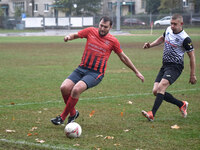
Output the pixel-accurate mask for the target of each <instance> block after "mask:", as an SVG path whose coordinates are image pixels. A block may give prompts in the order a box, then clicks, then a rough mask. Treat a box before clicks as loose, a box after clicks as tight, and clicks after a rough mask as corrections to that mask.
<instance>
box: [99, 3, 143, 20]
mask: <svg viewBox="0 0 200 150" xmlns="http://www.w3.org/2000/svg"><path fill="white" fill-rule="evenodd" d="M145 6H146V3H145V0H121V1H120V14H121V16H130V15H135V14H140V13H145ZM116 7H117V0H103V8H102V9H103V14H106V15H111V14H112V15H113V14H114V15H115V14H116Z"/></svg>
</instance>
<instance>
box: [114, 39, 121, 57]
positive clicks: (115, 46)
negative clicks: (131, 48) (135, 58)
mask: <svg viewBox="0 0 200 150" xmlns="http://www.w3.org/2000/svg"><path fill="white" fill-rule="evenodd" d="M113 50H114V52H115V53H117V54H120V53H121V52H123V50H122V49H121V46H120V43H119V41H118V40H117V39H115V42H114V46H113Z"/></svg>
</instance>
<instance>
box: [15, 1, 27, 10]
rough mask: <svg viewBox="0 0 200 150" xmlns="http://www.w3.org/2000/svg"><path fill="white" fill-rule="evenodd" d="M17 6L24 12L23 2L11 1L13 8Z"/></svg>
mask: <svg viewBox="0 0 200 150" xmlns="http://www.w3.org/2000/svg"><path fill="white" fill-rule="evenodd" d="M19 8H20V9H21V11H23V12H24V10H25V7H24V2H13V9H14V10H16V9H19Z"/></svg>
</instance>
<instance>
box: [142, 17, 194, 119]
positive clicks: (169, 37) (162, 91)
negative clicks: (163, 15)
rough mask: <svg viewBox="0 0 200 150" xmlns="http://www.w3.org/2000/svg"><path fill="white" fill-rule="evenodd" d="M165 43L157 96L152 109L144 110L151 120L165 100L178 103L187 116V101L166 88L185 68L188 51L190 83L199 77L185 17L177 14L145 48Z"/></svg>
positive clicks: (156, 83)
mask: <svg viewBox="0 0 200 150" xmlns="http://www.w3.org/2000/svg"><path fill="white" fill-rule="evenodd" d="M161 43H164V52H163V59H162V62H163V65H162V67H161V69H160V71H159V73H158V75H157V77H156V80H155V83H154V87H153V94H154V95H155V96H156V99H155V102H154V105H153V108H152V110H151V111H148V112H146V111H144V110H143V111H142V114H143V115H144V116H145V117H146V118H147V119H148V120H149V121H153V120H154V117H155V114H156V112H157V110H158V108H159V107H160V105H161V104H162V101H163V100H165V101H167V102H169V103H172V104H174V105H177V106H178V107H179V109H180V111H181V113H182V116H183V117H184V118H186V117H187V107H188V102H187V101H180V100H178V99H176V98H175V97H173V96H172V94H170V93H168V92H166V89H167V88H168V87H169V86H170V85H171V84H173V83H174V82H175V81H176V80H177V78H178V77H179V76H180V75H181V72H182V70H183V68H184V63H183V62H184V53H185V52H186V53H187V54H188V56H189V59H190V79H189V83H191V84H195V83H196V81H197V79H196V75H195V65H196V64H195V54H194V48H193V45H192V41H191V39H190V37H189V36H188V34H187V33H186V32H185V31H184V30H183V17H182V16H181V15H179V14H175V15H173V16H172V19H171V26H169V27H168V28H167V29H166V31H165V32H164V34H163V35H162V36H160V37H159V38H158V39H156V40H155V41H154V42H152V43H145V44H144V47H143V48H144V49H146V48H151V47H154V46H157V45H160V44H161Z"/></svg>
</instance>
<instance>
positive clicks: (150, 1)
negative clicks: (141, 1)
mask: <svg viewBox="0 0 200 150" xmlns="http://www.w3.org/2000/svg"><path fill="white" fill-rule="evenodd" d="M159 6H160V0H146V12H147V13H148V14H150V13H152V14H156V13H158V12H159V10H158V7H159Z"/></svg>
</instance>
